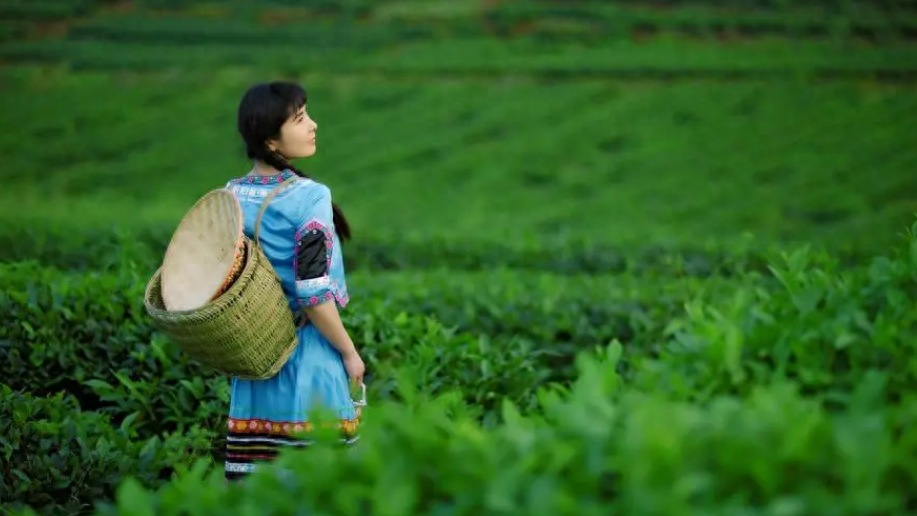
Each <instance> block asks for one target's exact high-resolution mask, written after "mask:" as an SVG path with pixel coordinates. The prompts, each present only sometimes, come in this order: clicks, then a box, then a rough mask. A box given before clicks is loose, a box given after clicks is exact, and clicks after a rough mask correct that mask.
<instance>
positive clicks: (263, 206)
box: [255, 176, 297, 245]
mask: <svg viewBox="0 0 917 516" xmlns="http://www.w3.org/2000/svg"><path fill="white" fill-rule="evenodd" d="M296 179H297V176H293V177H290V178H288V179H287V180H286V181H284V182H282V183H280V184H279V185H277V186H275V187H274V188H273V189H272V190H271V193H269V194H267V197H265V199H264V201H263V202H262V203H261V209H260V210H259V211H258V218H257V219H256V220H255V245H260V241H259V240H258V235H259V234H260V233H261V218H262V217H264V212H265V211H266V210H267V205H268V204H269V203H270V202H271V199H273V198H274V196H275V195H277V194H278V193H279V192H280V190H282V189H283V188H285V187H286V186H287V185H290V184H292V183H293V181H296Z"/></svg>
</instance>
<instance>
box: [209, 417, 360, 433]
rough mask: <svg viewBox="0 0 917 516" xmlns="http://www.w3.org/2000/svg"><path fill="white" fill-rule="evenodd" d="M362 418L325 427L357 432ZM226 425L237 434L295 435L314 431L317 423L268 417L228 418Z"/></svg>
mask: <svg viewBox="0 0 917 516" xmlns="http://www.w3.org/2000/svg"><path fill="white" fill-rule="evenodd" d="M359 425H360V419H359V418H356V419H340V420H338V421H336V422H334V423H326V424H325V427H326V428H328V427H336V428H339V429H341V430H343V431H344V433H345V434H347V435H353V434H356V432H357V428H358V427H359ZM226 426H227V428H228V429H229V431H230V432H232V433H235V434H262V435H265V434H266V435H286V436H289V435H293V434H295V433H300V432H307V433H308V432H312V431H313V430H314V429H315V425H314V424H313V423H311V422H309V421H305V422H301V423H295V422H286V421H268V420H266V419H235V418H228V420H227V422H226Z"/></svg>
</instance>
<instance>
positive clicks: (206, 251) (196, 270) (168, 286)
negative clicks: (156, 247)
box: [162, 189, 244, 311]
mask: <svg viewBox="0 0 917 516" xmlns="http://www.w3.org/2000/svg"><path fill="white" fill-rule="evenodd" d="M243 237H244V234H243V232H242V207H241V206H240V205H239V201H238V200H237V199H236V197H235V196H234V195H233V194H232V192H230V191H228V190H225V189H221V190H213V191H212V192H209V193H208V194H207V195H205V196H203V197H201V199H200V200H198V201H197V202H196V203H194V206H192V207H191V209H190V210H188V213H187V214H185V216H184V218H182V220H181V222H180V223H179V224H178V228H177V229H176V230H175V233H174V234H173V235H172V239H171V241H170V242H169V246H168V248H167V249H166V255H165V258H164V259H163V261H162V300H163V303H164V304H165V307H166V309H167V310H174V311H183V310H191V309H194V308H199V307H201V306H203V305H204V304H205V303H207V302H208V301H212V300H213V299H215V298H216V297H217V296H219V295H220V294H221V293H222V292H224V291H225V290H226V289H227V288H228V286H229V283H231V282H232V281H234V279H235V278H234V276H237V275H238V273H239V271H240V270H241V267H240V265H241V263H240V262H241V258H242V257H243V256H244V249H243V246H244V241H243Z"/></svg>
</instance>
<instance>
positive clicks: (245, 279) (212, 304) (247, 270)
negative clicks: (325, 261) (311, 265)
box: [143, 235, 273, 316]
mask: <svg viewBox="0 0 917 516" xmlns="http://www.w3.org/2000/svg"><path fill="white" fill-rule="evenodd" d="M243 242H244V247H245V264H244V265H243V266H242V270H241V271H239V276H238V277H237V278H236V280H235V281H233V282H232V284H231V285H230V287H229V288H228V289H226V290H225V291H224V292H223V293H222V294H220V295H219V296H217V297H215V298H213V299H211V300H209V301H207V302H206V303H204V304H203V305H201V306H198V307H196V308H191V309H188V310H169V309H167V308H158V307H156V306H153V304H152V303H151V302H150V295H151V292H152V290H153V285H154V284H155V283H156V282H157V281H158V282H159V284H160V287H159V288H160V289H162V269H163V268H162V266H160V267H159V268H158V269H156V271H155V272H154V273H153V274H152V276H150V279H149V280H148V281H147V285H146V289H145V291H144V295H143V302H144V304H145V305H146V309H147V311H148V312H149V313H150V314H169V315H171V316H182V315H194V314H200V313H202V312H206V311H210V310H213V309H215V308H216V307H217V305H218V304H222V300H223V299H224V298H226V297H228V296H233V297H238V296H239V295H244V290H245V288H246V287H247V286H248V283H249V280H250V279H251V277H252V274H253V273H254V269H255V267H264V266H265V265H270V263H269V262H267V261H266V260H262V259H261V257H260V256H258V253H257V251H256V250H255V249H254V246H253V245H252V242H251V241H250V239H249V238H248V237H247V236H244V235H243ZM271 272H273V268H271ZM163 307H165V304H164V303H163Z"/></svg>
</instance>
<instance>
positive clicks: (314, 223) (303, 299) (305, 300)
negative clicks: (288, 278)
mask: <svg viewBox="0 0 917 516" xmlns="http://www.w3.org/2000/svg"><path fill="white" fill-rule="evenodd" d="M319 231H321V232H322V234H323V236H324V245H325V264H324V270H323V271H321V272H322V275H321V276H319V277H314V278H304V279H297V280H296V293H297V297H298V299H297V304H298V305H299V307H301V308H304V307H306V308H307V307H312V306H315V305H317V304H319V303H321V302H322V301H330V300H331V299H338V300H339V301H340V299H341V296H340V294H338V293H337V290H338V288H337V284H336V283H335V282H334V281H332V280H331V261H332V250H333V248H334V240H333V236H332V233H331V230H330V228H328V227H326V226H325V225H324V224H322V223H321V222H319V221H318V220H316V219H310V220H309V221H308V222H306V223H305V224H303V225H302V226H300V227H299V229H297V230H296V234H295V235H294V237H293V240H294V242H296V248H295V249H294V250H293V274H294V275H296V276H297V277H298V276H299V274H300V273H303V272H305V271H300V270H299V269H300V265H302V264H300V262H299V259H300V246H302V245H303V243H304V242H305V239H306V237H307V236H309V235H316V234H318V232H319ZM310 272H312V271H310ZM316 288H319V289H326V290H324V292H321V291H319V292H311V291H312V290H314V289H316ZM310 293H311V294H312V295H309V294H310Z"/></svg>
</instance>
